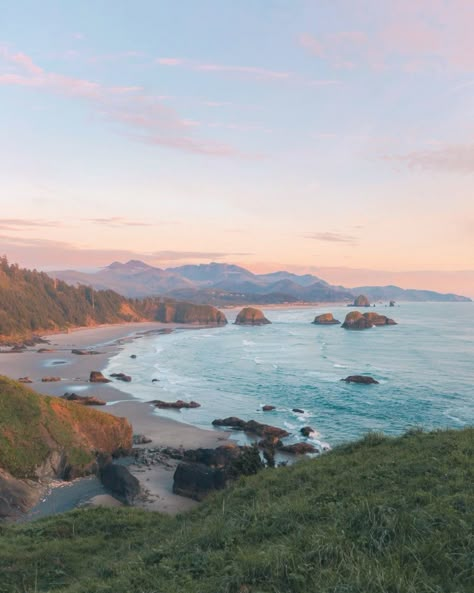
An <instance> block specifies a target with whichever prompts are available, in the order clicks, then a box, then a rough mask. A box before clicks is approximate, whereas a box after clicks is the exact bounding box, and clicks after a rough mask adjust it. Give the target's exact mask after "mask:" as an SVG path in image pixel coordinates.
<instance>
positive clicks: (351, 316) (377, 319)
mask: <svg viewBox="0 0 474 593" xmlns="http://www.w3.org/2000/svg"><path fill="white" fill-rule="evenodd" d="M374 325H397V324H396V322H395V321H394V320H393V319H390V318H388V317H386V316H385V315H379V313H375V312H374V313H372V312H371V313H364V314H362V313H360V311H352V312H351V313H348V314H347V315H346V318H345V320H344V323H343V324H342V326H341V327H343V328H344V329H355V330H358V329H369V328H371V327H374Z"/></svg>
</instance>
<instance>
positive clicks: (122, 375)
mask: <svg viewBox="0 0 474 593" xmlns="http://www.w3.org/2000/svg"><path fill="white" fill-rule="evenodd" d="M110 376H111V377H113V378H114V379H117V381H123V382H124V383H130V382H131V380H132V377H130V375H126V374H125V373H111V375H110Z"/></svg>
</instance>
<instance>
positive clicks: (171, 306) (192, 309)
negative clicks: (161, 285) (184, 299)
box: [154, 301, 227, 325]
mask: <svg viewBox="0 0 474 593" xmlns="http://www.w3.org/2000/svg"><path fill="white" fill-rule="evenodd" d="M154 318H155V319H156V321H161V322H163V323H186V324H191V325H225V324H226V323H227V318H226V316H225V315H224V313H222V311H219V309H216V307H213V306H212V305H193V304H192V303H179V302H173V301H169V302H168V301H166V302H162V303H160V304H159V305H158V307H157V308H156V312H155V315H154Z"/></svg>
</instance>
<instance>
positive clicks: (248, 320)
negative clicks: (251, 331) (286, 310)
mask: <svg viewBox="0 0 474 593" xmlns="http://www.w3.org/2000/svg"><path fill="white" fill-rule="evenodd" d="M269 323H271V321H269V320H268V319H267V318H266V317H265V315H264V314H263V312H262V311H261V310H260V309H255V308H254V307H244V308H243V309H242V311H240V313H239V314H238V315H237V318H236V320H235V325H267V324H269Z"/></svg>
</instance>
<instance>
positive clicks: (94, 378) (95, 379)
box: [89, 371, 111, 383]
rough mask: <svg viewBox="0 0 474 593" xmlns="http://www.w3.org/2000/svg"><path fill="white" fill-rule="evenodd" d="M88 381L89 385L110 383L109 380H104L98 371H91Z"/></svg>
mask: <svg viewBox="0 0 474 593" xmlns="http://www.w3.org/2000/svg"><path fill="white" fill-rule="evenodd" d="M89 381H90V382H91V383H110V382H111V381H110V379H106V378H105V377H104V375H103V374H102V373H101V372H100V371H91V374H90V377H89Z"/></svg>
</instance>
